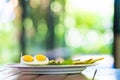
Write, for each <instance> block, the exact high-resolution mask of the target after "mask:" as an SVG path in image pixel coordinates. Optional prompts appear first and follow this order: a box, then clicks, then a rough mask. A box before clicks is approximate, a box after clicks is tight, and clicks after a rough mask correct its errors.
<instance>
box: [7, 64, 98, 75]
mask: <svg viewBox="0 0 120 80" xmlns="http://www.w3.org/2000/svg"><path fill="white" fill-rule="evenodd" d="M94 65H96V64H82V65H41V66H29V65H23V64H8V65H7V67H11V68H18V69H20V71H21V72H23V73H26V74H73V73H81V72H82V71H83V70H85V69H86V68H87V67H89V66H94Z"/></svg>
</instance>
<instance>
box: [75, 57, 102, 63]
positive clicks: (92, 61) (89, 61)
mask: <svg viewBox="0 0 120 80" xmlns="http://www.w3.org/2000/svg"><path fill="white" fill-rule="evenodd" d="M103 59H104V58H103V57H101V58H96V59H92V58H90V59H87V60H84V61H81V60H75V61H73V64H92V63H95V62H97V61H99V60H103Z"/></svg>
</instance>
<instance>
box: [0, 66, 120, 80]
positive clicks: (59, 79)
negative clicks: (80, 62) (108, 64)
mask: <svg viewBox="0 0 120 80" xmlns="http://www.w3.org/2000/svg"><path fill="white" fill-rule="evenodd" d="M96 69H97V73H96V75H95V79H94V80H120V69H111V68H94V67H88V68H87V69H85V70H84V71H83V72H82V73H79V74H67V75H65V74H60V75H58V74H52V75H40V74H39V75H38V74H37V75H33V74H23V73H22V72H20V70H19V69H13V68H6V67H4V66H1V67H0V80H92V77H93V75H94V72H95V70H96Z"/></svg>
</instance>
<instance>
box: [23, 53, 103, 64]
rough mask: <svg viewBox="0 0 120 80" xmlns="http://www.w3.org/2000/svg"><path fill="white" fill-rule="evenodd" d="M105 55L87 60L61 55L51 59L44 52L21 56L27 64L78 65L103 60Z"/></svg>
mask: <svg viewBox="0 0 120 80" xmlns="http://www.w3.org/2000/svg"><path fill="white" fill-rule="evenodd" d="M103 59H104V58H103V57H100V58H95V59H93V58H90V59H86V60H81V59H79V60H72V59H71V58H69V59H65V60H64V59H63V58H61V57H58V58H55V59H52V60H49V59H48V57H46V56H45V55H43V54H37V55H35V56H32V55H24V56H22V57H21V63H22V64H27V65H45V64H48V65H77V64H93V63H95V62H97V61H100V60H103Z"/></svg>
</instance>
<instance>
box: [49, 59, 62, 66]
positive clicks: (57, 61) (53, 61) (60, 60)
mask: <svg viewBox="0 0 120 80" xmlns="http://www.w3.org/2000/svg"><path fill="white" fill-rule="evenodd" d="M63 63H64V59H63V58H61V57H58V58H56V59H55V60H54V59H52V60H50V61H49V64H50V65H54V64H56V65H57V64H63Z"/></svg>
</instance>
